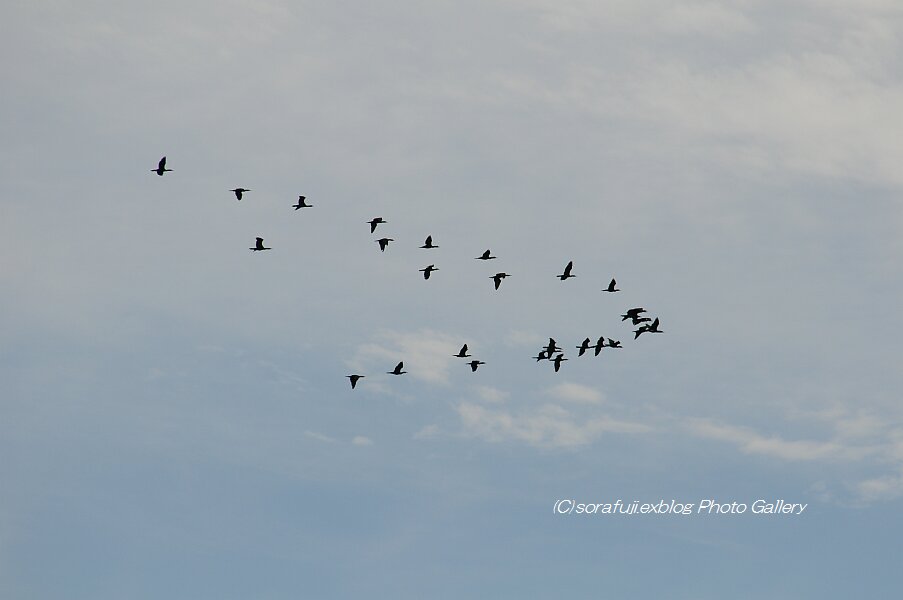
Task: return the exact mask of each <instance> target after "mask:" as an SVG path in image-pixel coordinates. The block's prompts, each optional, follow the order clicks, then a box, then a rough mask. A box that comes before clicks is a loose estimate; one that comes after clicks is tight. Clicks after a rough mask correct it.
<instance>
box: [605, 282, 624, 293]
mask: <svg viewBox="0 0 903 600" xmlns="http://www.w3.org/2000/svg"><path fill="white" fill-rule="evenodd" d="M615 285H616V283H615V280H614V279H612V280H611V281H610V282H608V287H607V288H605V289H604V290H602V291H603V292H620V291H621V290H619V289H615Z"/></svg>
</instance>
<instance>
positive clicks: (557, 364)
mask: <svg viewBox="0 0 903 600" xmlns="http://www.w3.org/2000/svg"><path fill="white" fill-rule="evenodd" d="M563 360H567V359H566V358H565V357H564V354H558V355H556V356H555V358H554V361H555V372H556V373H557V372H558V369H560V368H561V361H563Z"/></svg>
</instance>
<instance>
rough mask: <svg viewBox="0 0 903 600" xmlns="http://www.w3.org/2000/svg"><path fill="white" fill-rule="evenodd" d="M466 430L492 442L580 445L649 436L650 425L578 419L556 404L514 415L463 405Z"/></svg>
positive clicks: (602, 418) (461, 411)
mask: <svg viewBox="0 0 903 600" xmlns="http://www.w3.org/2000/svg"><path fill="white" fill-rule="evenodd" d="M457 411H458V416H459V417H460V418H461V422H462V425H463V427H464V430H465V431H466V432H467V433H468V434H470V435H473V436H476V437H480V438H483V439H485V440H487V441H490V442H502V441H509V440H513V441H520V442H526V443H528V444H531V445H535V446H565V447H566V446H580V445H585V444H588V443H590V442H592V441H593V440H595V439H596V438H598V437H599V436H601V435H602V434H603V433H608V432H610V433H646V432H649V431H651V430H652V428H651V427H649V426H648V425H644V424H642V423H634V422H629V421H619V420H617V419H613V418H611V417H608V416H604V415H600V416H594V417H589V418H584V417H582V416H575V415H573V414H571V413H570V412H569V411H567V410H565V409H564V408H562V407H561V406H558V405H556V404H546V405H544V406H541V407H539V408H536V409H532V410H524V411H520V412H518V413H512V412H510V411H507V410H493V409H490V408H486V407H483V406H480V405H478V404H474V403H471V402H463V403H461V404H459V405H458V407H457Z"/></svg>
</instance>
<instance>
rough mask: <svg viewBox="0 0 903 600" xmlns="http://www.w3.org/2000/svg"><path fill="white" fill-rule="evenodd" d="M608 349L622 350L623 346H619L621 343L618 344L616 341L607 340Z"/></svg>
mask: <svg viewBox="0 0 903 600" xmlns="http://www.w3.org/2000/svg"><path fill="white" fill-rule="evenodd" d="M608 347H609V348H623V346H621V342H619V341H618V340H613V339H611V338H608Z"/></svg>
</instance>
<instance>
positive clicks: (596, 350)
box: [593, 336, 605, 356]
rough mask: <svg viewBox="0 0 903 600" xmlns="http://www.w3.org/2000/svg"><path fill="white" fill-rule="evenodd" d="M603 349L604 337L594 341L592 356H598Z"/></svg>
mask: <svg viewBox="0 0 903 600" xmlns="http://www.w3.org/2000/svg"><path fill="white" fill-rule="evenodd" d="M604 347H605V336H602V337H600V338H599V339H598V340H596V345H595V346H594V347H593V350H594V354H593V356H599V353H600V352H602V348H604Z"/></svg>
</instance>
